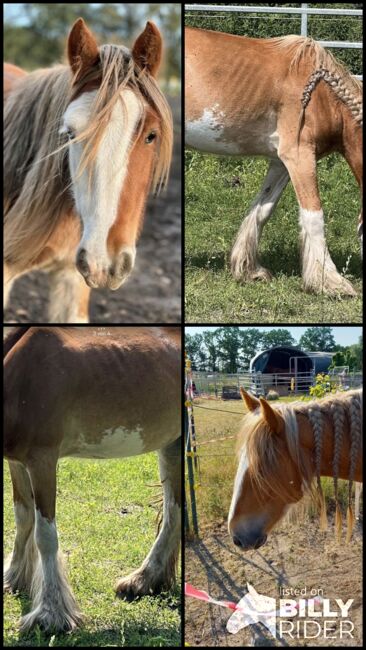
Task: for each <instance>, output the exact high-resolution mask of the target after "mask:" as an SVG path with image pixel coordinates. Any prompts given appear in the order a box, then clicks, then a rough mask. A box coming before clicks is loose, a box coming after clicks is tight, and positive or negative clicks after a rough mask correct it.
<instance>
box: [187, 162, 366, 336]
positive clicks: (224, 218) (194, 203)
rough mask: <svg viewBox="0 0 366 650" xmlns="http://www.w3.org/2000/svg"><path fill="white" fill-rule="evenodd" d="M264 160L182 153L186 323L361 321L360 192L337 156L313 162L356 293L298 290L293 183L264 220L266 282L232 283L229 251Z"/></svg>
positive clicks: (339, 255) (334, 251)
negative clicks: (337, 294) (344, 295)
mask: <svg viewBox="0 0 366 650" xmlns="http://www.w3.org/2000/svg"><path fill="white" fill-rule="evenodd" d="M266 168H267V162H266V161H265V160H261V159H249V158H248V159H236V158H223V157H221V158H220V157H217V156H209V155H204V154H201V153H199V152H195V151H187V152H186V164H185V206H186V207H185V251H186V274H185V290H186V294H185V299H186V305H185V308H186V322H187V323H193V322H205V323H218V322H233V323H243V322H245V323H256V322H260V323H280V322H290V321H291V322H292V323H305V324H306V323H313V322H317V323H334V322H336V323H350V322H352V323H360V322H362V299H361V288H362V280H361V278H362V271H361V256H360V247H359V240H358V237H357V215H358V214H359V211H360V197H359V190H358V187H357V185H356V182H355V180H354V178H353V176H352V173H351V171H350V170H349V168H348V167H347V165H346V163H345V162H344V161H343V160H342V159H341V158H340V157H337V156H331V157H328V158H326V159H324V160H322V161H321V162H320V163H319V165H318V170H319V173H318V175H319V187H320V192H321V199H322V205H323V209H324V214H325V227H326V239H327V244H328V248H329V250H330V254H331V256H332V258H333V261H334V263H335V264H336V266H337V269H338V271H340V272H341V273H343V274H344V275H346V276H347V278H348V279H350V280H351V282H352V284H353V286H354V288H355V289H356V291H357V296H356V297H354V298H348V297H347V298H341V297H328V296H325V295H313V294H306V293H304V291H303V290H302V280H301V269H300V250H299V228H298V211H299V208H298V203H297V200H296V197H295V194H294V191H293V188H292V186H291V185H289V186H288V187H287V188H286V190H285V191H284V193H283V195H282V197H281V200H280V202H279V204H278V206H277V208H276V211H275V213H274V215H273V216H272V217H271V219H270V220H269V221H268V223H267V224H266V226H265V228H264V231H263V236H262V239H261V243H260V247H259V259H260V260H261V262H262V264H263V265H264V266H265V267H266V268H268V269H269V270H270V271H271V273H272V274H273V279H272V281H271V282H269V283H264V282H248V283H246V284H239V283H237V282H236V281H235V280H234V278H233V276H232V275H231V272H230V251H231V248H232V245H233V242H234V240H235V237H236V234H237V232H238V230H239V226H240V224H241V222H242V220H243V218H244V216H245V214H246V213H247V211H248V208H249V205H250V204H251V202H252V201H253V199H254V196H255V194H256V193H257V191H258V190H259V188H260V186H261V183H262V181H263V178H264V176H265V172H266Z"/></svg>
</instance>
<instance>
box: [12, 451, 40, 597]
mask: <svg viewBox="0 0 366 650" xmlns="http://www.w3.org/2000/svg"><path fill="white" fill-rule="evenodd" d="M9 468H10V474H11V480H12V484H13V502H14V516H15V523H16V536H15V542H14V548H13V552H12V554H11V556H10V557H9V559H8V561H7V563H6V565H5V567H4V589H5V590H10V591H23V590H24V591H27V592H29V591H30V588H31V583H32V578H33V574H34V571H35V567H36V564H37V557H38V551H37V548H36V545H35V542H34V500H33V493H32V486H31V483H30V480H29V476H28V474H27V471H26V469H25V467H23V465H21V464H20V463H14V462H11V461H9Z"/></svg>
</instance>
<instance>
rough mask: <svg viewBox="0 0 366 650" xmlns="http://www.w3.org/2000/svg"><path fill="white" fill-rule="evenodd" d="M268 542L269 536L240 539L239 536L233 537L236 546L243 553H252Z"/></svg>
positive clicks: (251, 536)
mask: <svg viewBox="0 0 366 650" xmlns="http://www.w3.org/2000/svg"><path fill="white" fill-rule="evenodd" d="M266 541H267V535H260V536H253V535H250V536H247V537H239V536H238V535H234V536H233V542H234V544H235V546H239V547H240V548H241V549H242V550H243V551H250V550H252V549H256V548H260V546H263V544H265V543H266Z"/></svg>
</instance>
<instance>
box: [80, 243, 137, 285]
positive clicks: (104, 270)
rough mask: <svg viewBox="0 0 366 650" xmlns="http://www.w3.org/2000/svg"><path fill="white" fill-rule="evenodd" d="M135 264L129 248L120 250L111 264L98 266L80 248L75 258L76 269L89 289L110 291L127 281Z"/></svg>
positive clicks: (133, 254)
mask: <svg viewBox="0 0 366 650" xmlns="http://www.w3.org/2000/svg"><path fill="white" fill-rule="evenodd" d="M134 263H135V252H134V250H133V249H132V248H131V249H130V248H128V249H127V248H126V249H125V250H122V251H121V252H120V253H119V254H118V255H117V256H116V257H115V258H114V260H113V261H112V262H111V263H108V264H105V265H101V266H100V265H99V264H98V263H97V262H95V261H93V258H92V257H91V256H89V255H88V253H87V251H86V250H85V248H81V249H80V250H79V251H78V253H77V256H76V268H77V270H78V271H79V273H80V274H81V275H82V276H83V278H84V280H85V282H86V284H87V285H88V287H90V288H91V289H100V288H103V287H107V288H108V289H111V290H112V291H115V290H116V289H119V287H120V286H121V285H122V284H123V282H125V280H127V278H128V276H129V275H130V273H131V271H132V269H133V267H134Z"/></svg>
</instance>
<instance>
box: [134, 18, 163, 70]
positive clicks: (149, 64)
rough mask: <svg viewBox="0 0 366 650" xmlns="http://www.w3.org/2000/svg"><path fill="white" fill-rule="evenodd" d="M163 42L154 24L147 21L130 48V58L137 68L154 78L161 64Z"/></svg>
mask: <svg viewBox="0 0 366 650" xmlns="http://www.w3.org/2000/svg"><path fill="white" fill-rule="evenodd" d="M162 51H163V40H162V38H161V36H160V32H159V30H158V28H157V27H156V25H154V23H151V22H150V21H148V22H147V23H146V27H145V29H144V31H143V32H142V34H140V36H138V37H137V39H136V41H135V43H134V46H133V48H132V58H133V60H134V61H135V63H137V65H138V66H139V68H141V69H142V70H143V69H144V68H146V70H147V71H148V72H149V73H150V74H151V75H152V76H153V77H156V74H157V72H158V69H159V67H160V63H161V56H162Z"/></svg>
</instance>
